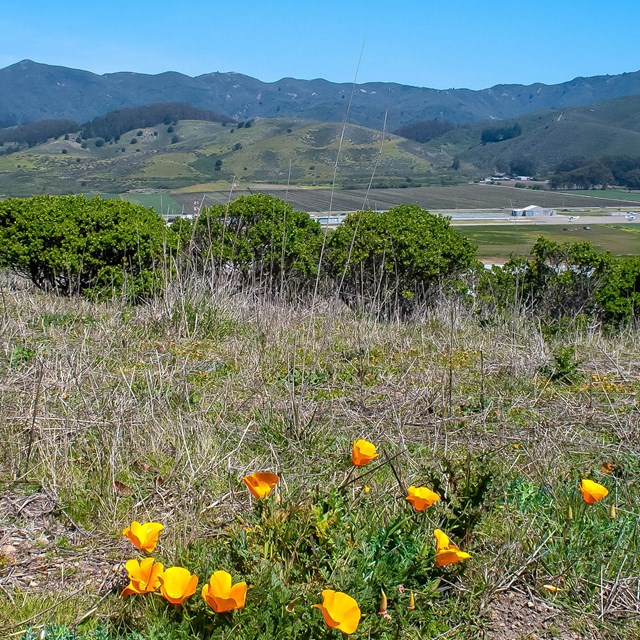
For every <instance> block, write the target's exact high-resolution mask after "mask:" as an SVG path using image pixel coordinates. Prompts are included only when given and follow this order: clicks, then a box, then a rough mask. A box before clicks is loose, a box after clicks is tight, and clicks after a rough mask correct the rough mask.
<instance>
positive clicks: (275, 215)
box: [193, 194, 322, 290]
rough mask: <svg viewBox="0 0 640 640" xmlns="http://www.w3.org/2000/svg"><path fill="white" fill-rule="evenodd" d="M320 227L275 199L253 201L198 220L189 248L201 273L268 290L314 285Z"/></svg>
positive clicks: (209, 212) (215, 208)
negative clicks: (219, 275)
mask: <svg viewBox="0 0 640 640" xmlns="http://www.w3.org/2000/svg"><path fill="white" fill-rule="evenodd" d="M321 233H322V232H321V228H320V225H319V224H318V223H317V222H315V221H314V220H312V219H311V218H310V217H309V214H307V213H305V212H303V211H295V210H294V209H293V207H292V206H291V205H289V204H287V203H285V202H284V201H282V200H279V199H278V198H273V197H271V196H267V195H261V194H257V195H251V196H243V197H241V198H238V199H237V200H235V201H234V202H232V203H231V204H229V205H228V206H227V205H216V206H213V207H211V208H210V209H206V210H205V211H203V213H202V214H201V215H200V216H199V217H198V220H197V222H196V226H195V230H194V233H193V239H194V242H193V247H194V251H195V254H196V256H197V261H198V264H199V266H200V267H201V268H202V269H213V270H214V271H216V272H217V273H226V274H228V275H232V276H234V277H236V278H237V280H238V281H239V283H242V284H250V285H252V286H258V287H260V288H267V289H270V290H276V289H281V288H282V287H283V286H284V285H285V284H286V285H287V286H291V285H298V286H309V285H310V284H311V283H313V282H314V281H315V276H316V274H317V269H318V256H319V253H320V246H321V243H322V235H321Z"/></svg>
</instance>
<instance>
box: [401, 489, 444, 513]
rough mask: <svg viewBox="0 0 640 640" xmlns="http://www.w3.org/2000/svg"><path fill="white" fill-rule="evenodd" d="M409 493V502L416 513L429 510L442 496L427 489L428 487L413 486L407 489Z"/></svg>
mask: <svg viewBox="0 0 640 640" xmlns="http://www.w3.org/2000/svg"><path fill="white" fill-rule="evenodd" d="M407 492H408V493H409V495H408V496H407V500H408V501H409V502H410V503H411V504H412V505H413V508H414V509H415V510H416V511H423V510H424V509H428V508H429V507H430V506H431V505H432V504H434V503H436V502H438V501H439V500H440V496H439V495H438V494H437V493H435V492H434V491H431V489H427V487H413V486H411V487H409V488H408V489H407Z"/></svg>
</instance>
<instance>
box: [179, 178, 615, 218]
mask: <svg viewBox="0 0 640 640" xmlns="http://www.w3.org/2000/svg"><path fill="white" fill-rule="evenodd" d="M230 186H231V185H229V187H228V188H227V189H225V190H220V191H206V190H204V189H203V190H202V191H200V192H199V193H201V194H202V195H204V196H205V204H221V203H225V202H227V201H228V199H229V193H230V191H231V192H232V194H233V195H234V196H240V195H248V194H249V193H268V194H270V195H273V196H275V197H277V198H281V199H283V200H287V201H288V202H289V203H291V204H292V205H293V206H294V207H295V208H297V209H300V210H302V211H308V212H310V213H317V212H325V211H328V210H329V207H330V205H331V209H332V211H356V210H358V209H363V208H370V209H374V210H375V209H390V208H391V207H394V206H396V205H398V204H404V203H411V204H417V205H418V206H420V207H422V208H424V209H428V210H429V211H432V212H440V211H442V212H446V211H450V212H452V213H453V212H454V211H456V210H458V211H471V210H476V209H486V210H491V211H503V212H504V213H509V212H510V211H511V209H513V208H518V207H526V206H528V205H530V204H535V205H539V206H542V207H549V208H556V209H559V210H560V209H563V208H587V207H588V208H591V209H596V210H597V209H598V208H599V207H619V208H621V209H624V210H626V208H628V203H627V202H625V201H624V200H615V199H604V198H603V199H599V198H594V199H590V200H588V201H585V198H584V197H582V196H579V195H577V196H574V195H572V194H570V193H569V194H567V193H556V192H554V191H539V190H529V189H516V188H513V187H507V186H498V185H490V184H464V185H455V186H446V187H407V188H402V189H400V188H397V189H371V190H369V191H367V190H366V189H353V190H346V191H345V190H337V191H335V192H334V193H333V194H332V192H331V189H330V188H323V189H313V188H307V189H299V188H296V187H292V188H290V189H286V188H285V187H282V186H280V187H278V186H275V185H274V186H271V185H245V184H243V182H242V181H238V182H237V186H236V187H234V188H233V190H231V188H230ZM184 191H186V192H187V193H184V192H174V193H172V195H173V197H175V198H176V200H178V201H179V202H181V203H188V202H192V201H193V191H192V189H187V190H184Z"/></svg>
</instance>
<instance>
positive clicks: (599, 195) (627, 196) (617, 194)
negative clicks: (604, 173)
mask: <svg viewBox="0 0 640 640" xmlns="http://www.w3.org/2000/svg"><path fill="white" fill-rule="evenodd" d="M558 193H564V194H566V195H576V196H584V197H586V198H596V199H597V200H603V199H608V198H610V199H612V200H617V201H619V200H628V201H629V202H639V203H640V192H638V191H627V190H625V189H607V190H606V191H604V192H602V191H593V190H590V191H589V190H586V189H585V190H580V189H575V190H573V191H558Z"/></svg>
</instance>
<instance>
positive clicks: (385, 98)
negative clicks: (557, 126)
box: [0, 60, 640, 131]
mask: <svg viewBox="0 0 640 640" xmlns="http://www.w3.org/2000/svg"><path fill="white" fill-rule="evenodd" d="M352 94H353V95H352ZM639 94H640V71H635V72H630V73H623V74H620V75H610V76H609V75H607V76H594V77H589V78H575V79H573V80H570V81H567V82H563V83H560V84H554V85H546V84H542V83H535V84H532V85H526V86H525V85H515V84H505V85H496V86H494V87H491V88H488V89H482V90H478V91H474V90H470V89H446V90H438V89H429V88H422V87H412V86H407V85H401V84H395V83H382V82H369V83H364V84H355V85H352V84H348V83H342V84H341V83H334V82H329V81H327V80H322V79H316V80H297V79H294V78H283V79H282V80H278V81H277V82H271V83H267V82H261V81H260V80H257V79H255V78H251V77H249V76H246V75H242V74H239V73H218V72H215V73H208V74H204V75H200V76H197V77H190V76H187V75H184V74H181V73H176V72H172V71H168V72H166V73H161V74H157V75H149V74H142V73H133V72H118V73H107V74H103V75H98V74H95V73H91V72H89V71H82V70H78V69H70V68H67V67H61V66H52V65H47V64H41V63H37V62H33V61H31V60H23V61H22V62H18V63H16V64H13V65H10V66H8V67H5V68H3V69H0V126H4V127H7V126H12V125H16V124H26V123H29V122H34V121H38V120H45V119H68V120H74V121H77V122H86V121H88V120H91V119H93V118H94V117H96V116H100V115H104V114H106V113H108V112H110V111H114V110H117V109H122V108H126V107H133V106H139V105H146V104H152V103H165V102H184V103H188V104H191V105H193V106H194V107H199V108H202V109H210V110H212V111H215V112H217V113H220V114H224V115H226V116H229V117H231V118H234V119H237V120H247V119H253V118H271V117H298V118H304V119H307V120H316V121H329V122H342V121H343V120H344V119H345V114H346V111H347V105H348V103H349V101H350V100H351V108H350V111H349V121H350V122H352V123H354V124H359V125H362V126H365V127H370V128H373V129H379V130H380V129H382V128H383V126H384V122H385V114H386V127H387V129H388V130H391V131H393V130H395V129H398V128H400V127H402V126H405V125H408V124H412V123H414V122H417V121H422V120H444V121H449V122H452V123H455V124H466V123H473V122H481V121H488V120H504V119H509V118H517V117H520V116H523V115H527V114H532V113H535V112H538V111H544V110H549V109H567V108H570V107H578V106H583V105H588V104H593V103H597V102H602V101H605V100H612V99H615V98H622V97H625V96H631V95H639Z"/></svg>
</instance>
